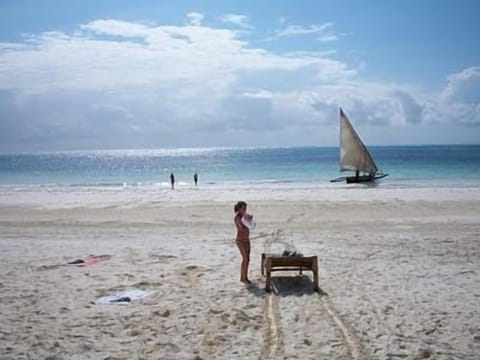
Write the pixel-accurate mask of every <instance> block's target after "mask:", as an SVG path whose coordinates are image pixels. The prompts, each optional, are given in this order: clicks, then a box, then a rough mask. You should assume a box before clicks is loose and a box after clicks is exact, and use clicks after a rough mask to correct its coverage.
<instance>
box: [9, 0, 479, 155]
mask: <svg viewBox="0 0 480 360" xmlns="http://www.w3.org/2000/svg"><path fill="white" fill-rule="evenodd" d="M478 14H480V2H477V1H462V2H454V1H433V0H432V1H430V0H429V1H401V2H389V1H289V2H287V1H215V2H214V1H182V2H180V1H178V2H175V1H146V0H143V1H113V0H108V1H105V0H102V1H93V0H84V1H78V2H66V1H53V0H47V1H41V2H40V1H24V0H15V1H14V0H6V1H2V2H1V3H0V130H1V132H0V151H2V152H8V151H34V150H60V149H79V148H82V149H83V148H132V147H134V148H138V147H140V148H144V147H175V146H182V147H183V146H228V145H233V146H241V145H249V146H250V145H267V146H268V145H272V146H278V145H320V146H322V145H328V146H331V145H336V142H337V139H338V134H337V132H338V129H337V120H338V119H337V118H338V116H337V108H338V106H343V107H344V108H345V110H346V112H347V114H349V116H350V117H351V119H352V121H353V122H354V124H355V126H356V127H357V128H358V130H359V132H360V133H361V136H362V137H363V138H364V140H365V141H366V142H367V143H371V144H423V143H479V142H480V131H479V130H480V129H479V125H480V47H479V46H478V45H477V44H478V39H476V37H477V36H478V35H477V34H480V22H479V21H478V19H479V18H478Z"/></svg>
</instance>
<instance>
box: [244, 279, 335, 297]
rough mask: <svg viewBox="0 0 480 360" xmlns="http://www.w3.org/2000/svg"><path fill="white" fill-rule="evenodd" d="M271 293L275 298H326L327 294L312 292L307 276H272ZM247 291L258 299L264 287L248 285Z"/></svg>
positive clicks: (320, 291)
mask: <svg viewBox="0 0 480 360" xmlns="http://www.w3.org/2000/svg"><path fill="white" fill-rule="evenodd" d="M271 286H272V293H273V294H275V295H277V296H303V295H313V294H318V295H320V296H328V294H327V293H326V292H325V291H323V290H322V288H320V289H319V291H318V292H315V291H314V290H313V282H312V280H311V279H310V278H309V277H308V276H307V275H297V276H273V277H272V282H271ZM247 290H248V291H249V292H250V293H252V294H254V295H255V296H258V297H264V296H265V294H268V293H267V292H265V287H264V286H262V287H259V286H258V285H257V284H250V285H248V286H247Z"/></svg>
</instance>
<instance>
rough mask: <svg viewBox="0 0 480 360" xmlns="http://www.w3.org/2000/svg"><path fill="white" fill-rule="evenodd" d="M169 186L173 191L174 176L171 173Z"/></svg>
mask: <svg viewBox="0 0 480 360" xmlns="http://www.w3.org/2000/svg"><path fill="white" fill-rule="evenodd" d="M170 185H172V190H174V189H175V176H174V175H173V173H171V174H170Z"/></svg>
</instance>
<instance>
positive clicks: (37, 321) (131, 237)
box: [0, 191, 480, 359]
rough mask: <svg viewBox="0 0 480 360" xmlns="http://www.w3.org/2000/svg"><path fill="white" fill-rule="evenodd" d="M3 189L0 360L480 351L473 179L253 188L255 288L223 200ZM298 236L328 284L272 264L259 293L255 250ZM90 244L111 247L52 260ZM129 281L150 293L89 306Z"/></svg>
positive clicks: (477, 210) (466, 355)
mask: <svg viewBox="0 0 480 360" xmlns="http://www.w3.org/2000/svg"><path fill="white" fill-rule="evenodd" d="M12 193H13V192H7V191H4V192H3V193H2V196H1V197H0V254H1V262H0V264H1V269H0V290H1V291H0V358H1V359H27V358H30V359H43V358H48V357H49V358H50V359H54V358H63V359H86V358H92V359H135V358H142V359H195V358H197V359H200V358H202V359H258V358H262V359H295V358H298V359H337V358H338V359H396V358H406V359H418V358H432V359H433V358H435V359H478V354H480V325H479V324H480V306H479V305H480V261H479V260H480V245H479V235H480V201H478V193H476V192H475V193H474V196H473V197H472V199H471V200H468V199H464V198H461V199H460V200H461V201H451V200H456V199H455V196H453V198H452V199H450V200H449V199H441V201H435V200H434V199H430V200H429V201H423V200H422V201H418V200H414V199H412V198H410V197H407V198H404V199H400V200H396V199H395V198H394V197H390V198H388V197H387V200H384V201H383V200H382V201H379V200H378V199H377V198H381V196H380V195H378V196H376V197H375V199H376V200H375V201H356V202H347V201H327V202H324V201H320V200H319V199H315V197H314V201H306V200H305V199H304V200H301V199H294V200H288V201H274V200H268V199H263V200H258V201H253V202H251V203H250V204H249V211H251V212H252V213H253V214H255V218H256V221H257V229H256V230H255V232H254V233H252V237H253V239H252V263H251V269H250V277H251V278H252V279H253V281H254V286H252V287H250V288H247V287H244V286H242V285H241V284H240V283H239V281H238V277H239V255H238V251H237V249H236V247H235V245H234V242H233V238H234V228H233V224H232V218H233V210H232V208H233V203H232V202H231V201H228V202H224V201H220V200H218V199H217V200H216V201H213V202H212V201H203V200H201V199H200V200H196V201H194V202H187V201H183V200H182V201H175V200H168V199H164V200H162V201H150V202H143V201H141V202H136V203H134V204H132V203H128V202H125V203H123V204H122V203H121V202H120V203H119V202H118V201H117V202H115V204H114V205H112V204H109V206H89V207H72V206H63V205H65V204H67V203H68V204H70V203H69V202H68V201H67V200H65V199H64V198H62V196H63V195H62V194H60V195H59V194H57V195H56V196H57V198H56V199H55V200H52V199H51V198H50V203H49V204H48V206H47V207H48V209H47V208H45V209H42V208H41V206H40V205H41V204H40V203H36V204H32V203H31V202H30V201H27V198H26V197H25V198H24V199H23V200H22V201H13V200H12V199H14V198H15V195H14V194H13V195H12ZM37 195H38V194H37ZM42 196H43V195H42ZM45 196H46V195H45ZM50 196H51V195H50ZM89 196H91V195H89ZM275 198H276V197H275ZM204 200H207V199H204ZM208 200H209V199H208ZM56 201H58V204H59V205H58V206H57V208H55V206H54V205H55V202H56ZM78 201H80V200H78ZM70 205H71V204H70ZM280 228H282V229H284V231H283V232H280V234H279V236H273V235H272V234H273V233H274V232H275V231H276V230H278V229H280ZM291 242H293V244H294V245H295V247H296V248H297V249H298V250H300V251H301V252H303V253H304V254H305V255H313V254H315V255H318V256H319V266H320V286H321V289H322V291H324V292H325V293H326V294H328V295H325V294H323V295H322V294H316V293H313V292H312V291H311V287H310V286H311V283H310V281H309V280H308V279H305V278H301V277H292V276H294V274H293V273H286V274H278V275H279V278H278V279H276V280H275V281H274V287H275V291H274V292H273V293H272V294H271V295H267V294H265V293H264V291H263V286H264V282H263V279H262V277H261V276H260V269H259V266H260V265H259V262H260V254H261V253H262V252H263V251H265V250H269V251H277V250H278V251H281V250H283V249H284V247H285V243H286V244H287V245H288V244H290V243H291ZM88 254H111V255H112V258H111V259H110V260H108V261H105V262H101V263H98V264H96V265H93V266H90V267H85V268H81V267H75V266H73V267H70V266H69V267H65V266H61V267H58V266H56V265H58V264H62V263H65V261H67V260H68V259H74V258H78V257H82V256H86V255H88ZM133 288H136V289H143V290H150V291H155V292H156V293H155V295H154V296H151V297H149V298H146V299H144V300H142V301H140V302H136V303H132V304H129V305H95V304H94V301H95V299H96V298H98V297H99V296H102V295H108V294H111V293H115V292H117V291H122V290H128V289H133Z"/></svg>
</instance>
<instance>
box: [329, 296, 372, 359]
mask: <svg viewBox="0 0 480 360" xmlns="http://www.w3.org/2000/svg"><path fill="white" fill-rule="evenodd" d="M320 302H321V304H322V306H323V308H324V309H325V311H326V312H327V314H328V316H329V317H330V319H331V320H332V321H333V322H334V324H335V326H336V327H337V329H338V330H339V331H340V333H341V335H342V338H343V344H344V346H345V348H346V349H347V351H348V355H349V357H348V359H352V360H361V359H363V358H364V357H363V355H362V353H363V351H362V348H361V345H360V342H359V341H358V339H357V337H356V336H355V332H354V331H353V330H352V329H350V326H349V325H348V324H346V323H345V322H344V321H343V320H342V319H341V318H340V316H339V315H338V313H337V311H336V310H335V308H334V307H333V306H332V304H331V303H330V301H329V300H328V299H326V298H325V296H322V297H321V298H320Z"/></svg>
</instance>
